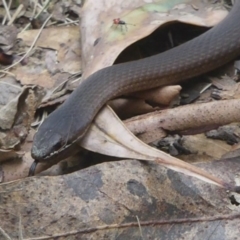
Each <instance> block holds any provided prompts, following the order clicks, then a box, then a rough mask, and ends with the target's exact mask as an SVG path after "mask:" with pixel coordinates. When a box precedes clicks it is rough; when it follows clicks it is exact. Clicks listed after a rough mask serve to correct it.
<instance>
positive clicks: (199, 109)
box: [124, 99, 240, 134]
mask: <svg viewBox="0 0 240 240" xmlns="http://www.w3.org/2000/svg"><path fill="white" fill-rule="evenodd" d="M239 121H240V101H239V100H238V99H233V100H221V101H215V102H209V103H201V104H191V105H186V106H181V107H177V108H174V109H167V110H162V111H156V112H152V113H149V114H145V115H142V116H138V117H133V118H130V119H128V120H126V121H124V123H125V124H126V125H127V127H128V128H129V130H130V131H131V132H133V133H134V134H139V133H143V132H148V131H154V130H156V129H159V128H161V129H164V130H168V131H183V130H188V129H193V130H194V129H197V130H199V129H200V130H201V129H202V130H204V129H206V128H213V127H215V128H216V127H219V126H222V125H225V124H229V123H232V122H239ZM207 130H209V129H207ZM202 132H203V131H202Z"/></svg>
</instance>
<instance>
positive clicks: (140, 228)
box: [136, 216, 143, 239]
mask: <svg viewBox="0 0 240 240" xmlns="http://www.w3.org/2000/svg"><path fill="white" fill-rule="evenodd" d="M136 218H137V222H138V227H139V231H140V235H141V237H142V239H143V234H142V227H141V223H140V221H139V218H138V216H136Z"/></svg>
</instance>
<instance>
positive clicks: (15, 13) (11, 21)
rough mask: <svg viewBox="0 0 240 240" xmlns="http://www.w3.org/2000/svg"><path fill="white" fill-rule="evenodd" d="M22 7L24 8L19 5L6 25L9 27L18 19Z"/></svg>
mask: <svg viewBox="0 0 240 240" xmlns="http://www.w3.org/2000/svg"><path fill="white" fill-rule="evenodd" d="M23 7H24V6H23V4H20V5H19V6H18V8H17V10H16V11H15V12H14V14H13V16H12V19H11V20H10V21H9V22H8V24H7V25H11V24H12V23H13V22H14V20H15V19H16V18H17V17H18V15H19V13H20V12H21V11H22V9H23Z"/></svg>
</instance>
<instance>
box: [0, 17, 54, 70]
mask: <svg viewBox="0 0 240 240" xmlns="http://www.w3.org/2000/svg"><path fill="white" fill-rule="evenodd" d="M51 17H52V14H51V15H50V16H49V17H48V18H47V19H46V20H45V22H44V23H43V25H42V27H41V28H40V29H39V32H38V34H37V36H36V37H35V39H34V40H33V43H32V45H31V46H30V47H29V49H28V51H27V52H26V53H25V54H24V55H23V56H22V57H21V58H20V59H19V60H18V61H17V62H15V63H14V64H12V65H11V66H9V67H7V68H5V69H3V71H0V72H4V71H7V70H8V69H10V68H12V67H14V66H16V65H17V64H18V63H20V62H21V61H22V60H23V59H24V58H25V57H27V56H28V55H29V53H30V51H31V50H32V49H33V47H34V45H35V43H36V42H37V40H38V38H39V36H40V34H41V33H42V30H43V28H44V27H45V25H46V24H47V22H48V21H49V19H50V18H51Z"/></svg>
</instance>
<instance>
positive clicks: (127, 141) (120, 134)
mask: <svg viewBox="0 0 240 240" xmlns="http://www.w3.org/2000/svg"><path fill="white" fill-rule="evenodd" d="M106 119H107V121H106ZM116 126H117V127H116ZM80 145H81V146H82V147H84V148H86V149H88V150H91V151H95V152H98V153H102V154H106V155H109V156H115V157H121V158H133V159H134V158H135V159H141V160H149V161H155V162H157V163H159V164H161V165H163V166H165V167H167V168H169V169H173V170H175V171H178V172H181V173H184V174H187V175H189V176H194V177H196V178H199V179H201V180H204V181H206V182H209V183H213V184H216V185H218V186H221V187H224V188H227V189H230V190H233V191H234V185H231V184H229V183H226V182H224V181H222V180H221V179H219V178H216V177H214V176H212V175H210V174H209V173H207V172H205V171H203V170H201V169H199V168H196V167H194V166H193V165H191V164H188V163H186V162H183V161H181V160H179V159H177V158H174V157H172V156H171V155H168V154H166V153H164V152H162V151H158V150H157V149H155V148H152V147H150V146H148V145H146V144H144V143H143V142H141V141H140V140H139V139H138V138H136V137H135V136H134V135H133V134H132V133H131V132H130V131H129V130H128V129H127V128H126V127H125V125H124V124H120V123H119V121H118V120H116V117H115V114H114V112H113V111H111V109H110V108H104V109H102V110H101V111H100V113H99V114H98V116H97V118H96V120H95V121H94V122H93V124H92V125H91V127H90V130H89V131H88V132H87V134H86V136H85V137H84V139H83V140H82V141H81V142H80Z"/></svg>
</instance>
